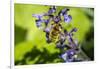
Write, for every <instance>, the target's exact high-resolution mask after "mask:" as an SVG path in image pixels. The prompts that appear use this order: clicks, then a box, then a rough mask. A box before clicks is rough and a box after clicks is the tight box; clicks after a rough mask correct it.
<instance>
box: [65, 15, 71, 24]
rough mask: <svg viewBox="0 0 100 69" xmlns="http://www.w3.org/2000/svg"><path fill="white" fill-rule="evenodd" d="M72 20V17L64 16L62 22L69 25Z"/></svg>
mask: <svg viewBox="0 0 100 69" xmlns="http://www.w3.org/2000/svg"><path fill="white" fill-rule="evenodd" d="M71 20H72V16H71V15H66V14H65V15H64V21H65V22H66V23H69V22H70V21H71Z"/></svg>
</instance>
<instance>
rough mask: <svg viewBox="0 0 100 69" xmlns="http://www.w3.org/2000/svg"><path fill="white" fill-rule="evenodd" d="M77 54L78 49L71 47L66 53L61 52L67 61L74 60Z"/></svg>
mask: <svg viewBox="0 0 100 69" xmlns="http://www.w3.org/2000/svg"><path fill="white" fill-rule="evenodd" d="M75 54H76V51H75V50H74V49H69V50H67V51H66V52H65V53H63V54H61V56H60V57H61V58H62V59H63V60H64V61H65V62H72V61H73V60H74V57H73V56H74V55H75Z"/></svg>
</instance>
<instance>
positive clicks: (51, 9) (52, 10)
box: [48, 6, 56, 15]
mask: <svg viewBox="0 0 100 69" xmlns="http://www.w3.org/2000/svg"><path fill="white" fill-rule="evenodd" d="M54 12H56V7H55V6H52V7H50V8H49V11H48V15H51V14H52V13H54Z"/></svg>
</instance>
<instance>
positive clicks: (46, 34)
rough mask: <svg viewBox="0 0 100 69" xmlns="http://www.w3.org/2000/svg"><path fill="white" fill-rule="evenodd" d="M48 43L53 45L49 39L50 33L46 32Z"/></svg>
mask: <svg viewBox="0 0 100 69" xmlns="http://www.w3.org/2000/svg"><path fill="white" fill-rule="evenodd" d="M46 41H47V43H51V40H50V38H49V32H46Z"/></svg>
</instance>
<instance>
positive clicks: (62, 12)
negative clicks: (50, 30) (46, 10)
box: [58, 8, 69, 16]
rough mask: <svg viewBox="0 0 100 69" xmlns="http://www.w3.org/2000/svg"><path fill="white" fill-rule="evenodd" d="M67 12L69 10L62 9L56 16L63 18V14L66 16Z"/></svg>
mask: <svg viewBox="0 0 100 69" xmlns="http://www.w3.org/2000/svg"><path fill="white" fill-rule="evenodd" d="M67 11H69V9H67V8H64V9H63V10H61V11H60V12H59V13H58V15H59V16H64V15H65V14H67Z"/></svg>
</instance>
